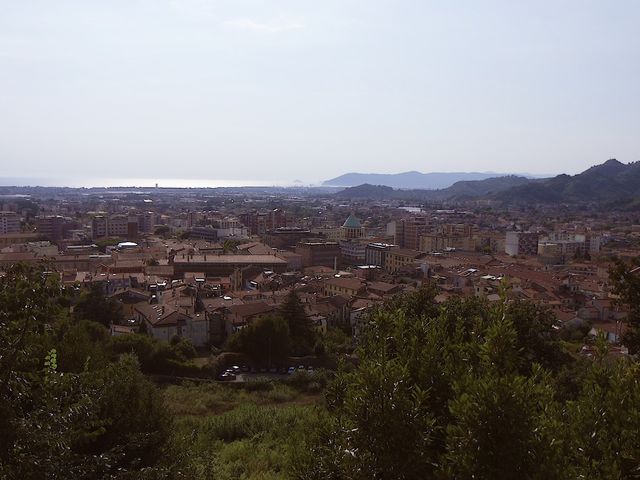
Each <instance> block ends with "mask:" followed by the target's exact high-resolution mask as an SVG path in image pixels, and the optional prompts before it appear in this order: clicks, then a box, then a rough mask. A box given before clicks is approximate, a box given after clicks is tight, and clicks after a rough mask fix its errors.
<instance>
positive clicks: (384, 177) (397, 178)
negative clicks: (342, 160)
mask: <svg viewBox="0 0 640 480" xmlns="http://www.w3.org/2000/svg"><path fill="white" fill-rule="evenodd" d="M507 175H509V174H506V173H478V172H453V173H445V172H433V173H420V172H404V173H393V174H391V173H389V174H387V173H346V174H344V175H340V176H339V177H336V178H332V179H331V180H327V181H325V182H323V183H322V184H323V185H325V186H333V187H353V186H356V185H362V184H365V183H368V184H369V185H385V186H387V187H393V188H406V189H442V188H447V187H450V186H451V185H453V184H454V183H456V182H460V181H469V180H485V179H487V178H495V177H504V176H507Z"/></svg>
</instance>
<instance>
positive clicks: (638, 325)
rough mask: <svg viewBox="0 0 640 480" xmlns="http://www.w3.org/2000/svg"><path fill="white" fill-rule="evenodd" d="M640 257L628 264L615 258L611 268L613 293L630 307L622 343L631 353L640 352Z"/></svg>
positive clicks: (623, 303) (610, 275) (610, 277)
mask: <svg viewBox="0 0 640 480" xmlns="http://www.w3.org/2000/svg"><path fill="white" fill-rule="evenodd" d="M639 268H640V258H636V260H635V261H634V262H633V263H631V264H628V263H626V262H623V261H622V260H618V259H616V260H614V264H613V266H612V267H611V269H610V270H609V280H610V281H611V284H612V287H613V289H612V290H613V293H615V294H616V295H618V297H619V304H621V305H624V306H626V307H627V308H628V314H627V318H626V320H625V323H626V324H627V329H626V331H625V333H624V335H623V337H622V343H624V344H625V345H626V346H627V348H629V353H631V354H635V353H638V352H640V270H639Z"/></svg>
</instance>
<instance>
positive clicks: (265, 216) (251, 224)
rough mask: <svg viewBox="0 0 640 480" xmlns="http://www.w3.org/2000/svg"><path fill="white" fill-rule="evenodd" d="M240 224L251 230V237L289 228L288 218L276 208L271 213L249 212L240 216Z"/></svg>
mask: <svg viewBox="0 0 640 480" xmlns="http://www.w3.org/2000/svg"><path fill="white" fill-rule="evenodd" d="M238 219H239V220H240V222H241V223H242V224H243V225H244V226H245V227H247V228H248V229H249V233H251V235H264V234H265V233H266V232H267V231H268V230H275V229H276V228H280V227H286V226H287V216H286V214H285V212H284V211H283V210H280V209H279V208H276V209H274V210H271V211H269V212H258V211H253V212H247V213H241V214H240V215H238Z"/></svg>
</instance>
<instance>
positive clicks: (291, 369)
mask: <svg viewBox="0 0 640 480" xmlns="http://www.w3.org/2000/svg"><path fill="white" fill-rule="evenodd" d="M295 371H296V367H289V368H288V369H287V373H288V374H289V375H291V374H292V373H293V372H295Z"/></svg>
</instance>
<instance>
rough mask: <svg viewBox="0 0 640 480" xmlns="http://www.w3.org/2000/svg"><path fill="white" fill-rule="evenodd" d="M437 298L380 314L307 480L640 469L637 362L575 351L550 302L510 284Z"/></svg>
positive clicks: (331, 398) (598, 473) (321, 436)
mask: <svg viewBox="0 0 640 480" xmlns="http://www.w3.org/2000/svg"><path fill="white" fill-rule="evenodd" d="M429 298H430V297H429V295H428V294H425V292H424V291H423V292H418V293H417V294H416V296H415V297H412V296H408V297H405V298H404V299H402V300H398V301H394V302H391V303H390V304H389V305H388V306H387V308H385V309H381V310H379V311H377V312H376V313H374V314H373V315H372V316H371V317H370V319H369V320H370V324H369V325H368V327H367V328H365V329H364V332H363V334H362V336H361V338H360V339H359V347H358V349H357V352H356V354H357V356H358V358H359V364H358V365H357V367H356V369H355V370H354V371H352V372H349V373H347V372H346V371H342V372H340V373H339V374H338V375H337V376H336V378H335V380H334V381H332V382H331V383H330V384H329V386H328V387H327V393H326V402H327V409H328V411H329V413H330V417H329V419H328V420H327V422H326V423H324V424H323V425H321V426H320V427H319V428H318V429H317V430H316V432H315V436H314V440H313V441H312V447H311V449H310V452H311V453H310V455H309V456H307V457H305V459H303V462H302V463H301V466H300V468H299V470H298V471H297V475H298V477H300V478H306V479H321V478H322V479H324V478H329V479H343V478H349V479H369V478H379V479H422V478H459V479H465V478H469V479H471V478H475V479H487V480H489V479H496V478H500V479H510V478H513V479H516V478H530V479H554V478H557V479H570V478H602V479H604V478H607V479H609V478H615V479H623V478H636V476H637V475H638V472H639V471H640V460H638V459H640V444H639V443H638V442H637V439H636V438H635V437H636V432H637V431H638V428H640V427H639V426H638V422H639V421H640V402H638V396H640V380H639V379H640V376H639V375H638V367H637V365H636V364H635V363H634V364H632V365H626V364H625V363H624V362H617V363H611V362H607V361H605V360H604V359H600V360H596V361H595V362H577V361H574V360H573V359H572V358H571V357H570V356H568V355H567V354H565V353H564V348H563V345H562V344H561V343H560V342H559V341H558V339H557V338H556V336H555V334H554V333H553V332H554V330H553V329H552V328H551V326H552V320H551V318H552V317H551V316H550V315H549V314H548V313H549V312H548V311H547V310H545V309H542V308H539V307H537V306H535V305H532V304H529V303H525V302H518V301H508V300H507V296H506V295H504V296H503V301H502V302H499V303H498V304H497V305H489V304H488V303H486V302H485V301H483V300H480V299H455V300H451V301H448V302H446V303H445V304H443V305H441V306H435V305H433V304H432V305H421V302H423V301H429ZM604 352H605V350H603V355H604Z"/></svg>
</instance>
